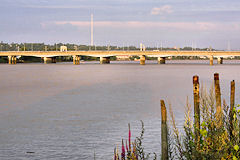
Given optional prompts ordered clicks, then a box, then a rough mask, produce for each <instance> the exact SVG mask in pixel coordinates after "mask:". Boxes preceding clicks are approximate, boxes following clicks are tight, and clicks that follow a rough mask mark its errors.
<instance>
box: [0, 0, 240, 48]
mask: <svg viewBox="0 0 240 160" xmlns="http://www.w3.org/2000/svg"><path fill="white" fill-rule="evenodd" d="M91 14H93V17H94V44H95V45H117V46H123V45H124V46H129V45H134V46H139V44H140V43H143V44H144V45H145V46H151V47H154V46H155V47H157V46H158V47H160V45H161V44H162V46H163V47H174V46H176V47H184V46H193V47H201V48H203V47H209V46H212V47H213V48H216V49H225V50H227V49H231V50H240V1H239V0H0V41H3V42H8V43H11V42H26V43H31V42H34V43H37V42H44V43H49V44H54V43H60V42H62V43H75V44H86V45H89V44H90V31H91V30H90V18H91Z"/></svg>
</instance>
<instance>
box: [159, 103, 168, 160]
mask: <svg viewBox="0 0 240 160" xmlns="http://www.w3.org/2000/svg"><path fill="white" fill-rule="evenodd" d="M160 102H161V116H162V123H161V139H162V160H168V129H167V110H166V106H165V103H164V100H161V101H160Z"/></svg>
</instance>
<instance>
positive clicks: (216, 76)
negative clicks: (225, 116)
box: [214, 73, 222, 127]
mask: <svg viewBox="0 0 240 160" xmlns="http://www.w3.org/2000/svg"><path fill="white" fill-rule="evenodd" d="M214 85H215V98H216V114H217V119H218V121H219V123H218V124H219V127H220V126H221V124H222V105H221V90H220V83H219V74H218V73H214Z"/></svg>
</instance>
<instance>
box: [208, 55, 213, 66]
mask: <svg viewBox="0 0 240 160" xmlns="http://www.w3.org/2000/svg"><path fill="white" fill-rule="evenodd" d="M209 61H210V62H209V64H210V66H212V65H213V56H210V57H209Z"/></svg>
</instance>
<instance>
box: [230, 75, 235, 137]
mask: <svg viewBox="0 0 240 160" xmlns="http://www.w3.org/2000/svg"><path fill="white" fill-rule="evenodd" d="M234 103H235V81H234V80H233V81H231V93H230V111H229V121H230V122H229V123H230V131H229V132H230V138H231V139H232V138H233V133H232V130H233V108H234Z"/></svg>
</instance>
